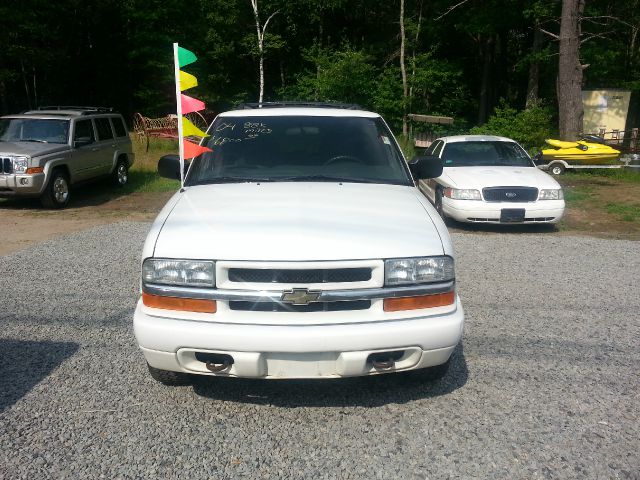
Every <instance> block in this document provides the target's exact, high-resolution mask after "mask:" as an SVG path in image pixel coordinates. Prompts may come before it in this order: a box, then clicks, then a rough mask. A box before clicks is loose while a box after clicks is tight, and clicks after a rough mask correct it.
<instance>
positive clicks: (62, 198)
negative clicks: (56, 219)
mask: <svg viewBox="0 0 640 480" xmlns="http://www.w3.org/2000/svg"><path fill="white" fill-rule="evenodd" d="M70 196H71V190H70V188H69V177H68V176H67V174H66V173H65V172H64V171H63V170H54V171H53V172H52V174H51V178H50V179H49V183H47V186H46V187H45V189H44V193H43V194H42V196H41V197H40V202H41V203H42V205H43V206H44V207H46V208H64V207H66V206H67V204H68V203H69V197H70Z"/></svg>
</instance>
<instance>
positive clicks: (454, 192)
mask: <svg viewBox="0 0 640 480" xmlns="http://www.w3.org/2000/svg"><path fill="white" fill-rule="evenodd" d="M444 196H445V197H447V198H452V199H454V200H482V195H480V190H474V189H469V188H445V189H444Z"/></svg>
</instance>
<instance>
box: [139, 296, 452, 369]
mask: <svg viewBox="0 0 640 480" xmlns="http://www.w3.org/2000/svg"><path fill="white" fill-rule="evenodd" d="M151 310H153V309H151ZM157 312H162V311H157ZM424 312H425V313H424V314H423V315H422V316H415V315H416V311H413V312H411V318H394V319H390V320H385V319H378V320H377V321H371V322H360V323H334V324H312V325H310V324H306V325H295V324H293V325H292V324H291V323H292V322H289V323H288V324H286V325H267V324H247V323H218V322H215V321H195V320H192V319H179V318H169V317H167V316H162V315H156V312H150V309H148V308H147V307H144V306H143V305H142V302H141V301H140V302H138V306H137V308H136V311H135V314H134V321H133V324H134V331H135V335H136V339H137V341H138V344H139V346H140V348H141V349H142V352H143V353H144V356H145V358H146V360H147V362H148V363H149V365H151V366H152V367H155V368H159V369H162V370H171V371H177V372H185V373H195V374H204V375H220V376H232V377H248V378H331V377H347V376H359V375H370V374H376V373H387V372H389V371H401V370H402V371H404V370H413V369H418V368H425V367H430V366H434V365H440V364H442V363H445V362H446V361H447V360H448V358H449V356H450V355H451V353H452V352H453V350H454V348H455V346H456V345H457V344H458V342H459V341H460V339H461V337H462V330H463V326H464V311H463V309H462V305H461V304H460V300H459V298H456V303H455V305H454V308H453V309H451V310H449V311H448V312H446V313H439V314H429V313H430V312H428V311H427V310H425V311H424ZM256 315H259V314H256ZM285 315H287V318H289V319H292V317H291V316H293V317H305V318H308V316H309V315H308V314H295V313H287V314H285ZM293 320H295V318H293ZM387 351H394V352H398V351H401V352H402V356H401V357H400V358H399V359H397V361H396V363H395V367H394V368H393V369H392V370H388V371H385V372H380V371H378V370H376V369H375V368H374V367H373V365H372V364H371V362H370V361H369V360H368V359H369V356H370V355H371V354H372V353H376V352H387ZM198 352H201V353H215V354H225V355H230V356H231V357H233V360H234V363H233V365H231V367H230V368H229V369H228V370H225V371H224V372H222V373H215V374H214V373H211V372H210V371H209V370H207V368H206V365H205V363H204V362H201V361H199V360H197V358H196V355H195V354H196V353H198Z"/></svg>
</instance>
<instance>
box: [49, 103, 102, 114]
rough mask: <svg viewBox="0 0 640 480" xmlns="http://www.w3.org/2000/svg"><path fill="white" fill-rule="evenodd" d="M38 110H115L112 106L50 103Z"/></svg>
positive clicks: (88, 111) (98, 111)
mask: <svg viewBox="0 0 640 480" xmlns="http://www.w3.org/2000/svg"><path fill="white" fill-rule="evenodd" d="M37 110H77V111H78V112H82V115H91V114H93V113H113V112H114V111H115V110H114V109H113V108H112V107H88V106H77V105H50V106H45V107H38V108H37Z"/></svg>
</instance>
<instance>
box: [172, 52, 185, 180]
mask: <svg viewBox="0 0 640 480" xmlns="http://www.w3.org/2000/svg"><path fill="white" fill-rule="evenodd" d="M173 68H174V75H175V79H176V107H177V112H178V149H179V150H178V151H179V153H180V188H184V143H183V141H184V139H183V138H182V101H181V99H180V64H179V60H178V44H177V43H174V44H173Z"/></svg>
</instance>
